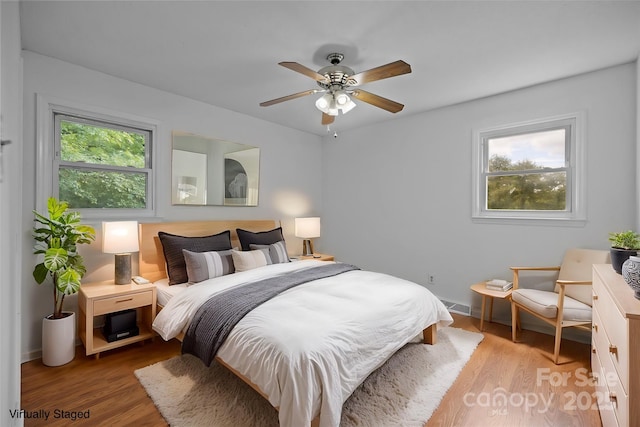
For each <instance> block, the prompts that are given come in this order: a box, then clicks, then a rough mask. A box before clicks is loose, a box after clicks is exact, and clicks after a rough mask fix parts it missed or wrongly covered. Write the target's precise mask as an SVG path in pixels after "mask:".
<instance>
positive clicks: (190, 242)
mask: <svg viewBox="0 0 640 427" xmlns="http://www.w3.org/2000/svg"><path fill="white" fill-rule="evenodd" d="M158 237H159V238H160V242H161V243H162V251H163V252H164V259H165V261H166V263H167V276H168V277H169V285H178V284H180V283H186V282H187V281H188V280H189V277H188V276H187V266H186V264H185V261H184V254H183V253H182V250H183V249H186V250H188V251H191V252H209V251H224V250H228V249H231V232H230V231H229V230H227V231H223V232H222V233H218V234H213V235H211V236H204V237H186V236H178V235H175V234H170V233H165V232H164V231H159V232H158Z"/></svg>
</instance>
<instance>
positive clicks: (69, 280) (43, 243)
mask: <svg viewBox="0 0 640 427" xmlns="http://www.w3.org/2000/svg"><path fill="white" fill-rule="evenodd" d="M68 208H69V205H68V204H67V202H59V201H58V200H57V199H56V198H54V197H50V198H49V200H48V201H47V211H48V212H47V215H46V216H45V215H42V214H40V213H38V212H36V211H35V210H34V211H33V213H34V215H35V218H34V221H35V222H36V224H35V225H34V227H33V238H34V239H35V240H36V242H37V243H36V245H35V246H34V254H43V255H44V260H43V261H42V262H41V263H39V264H37V265H36V266H35V268H34V270H33V278H34V279H35V280H36V282H38V284H42V283H43V282H44V281H45V279H46V278H47V276H48V275H49V276H51V278H52V279H53V318H54V319H60V318H62V317H64V316H63V314H62V305H63V303H64V297H65V296H66V295H72V294H75V293H76V292H78V290H79V289H80V279H82V276H84V274H85V272H86V268H85V266H84V262H83V259H82V257H81V256H80V255H79V254H78V252H77V245H80V244H84V243H91V242H92V241H93V240H94V239H95V235H96V232H95V230H94V229H93V227H91V226H88V225H82V224H80V214H79V213H78V212H68Z"/></svg>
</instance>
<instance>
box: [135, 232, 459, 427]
mask: <svg viewBox="0 0 640 427" xmlns="http://www.w3.org/2000/svg"><path fill="white" fill-rule="evenodd" d="M277 226H278V224H276V223H275V222H274V221H272V220H264V221H197V222H171V223H149V224H140V252H139V271H140V275H141V276H144V277H145V278H147V279H149V280H151V281H153V282H154V283H157V284H158V288H159V289H162V290H161V291H159V292H158V294H159V295H162V297H161V298H162V301H159V302H158V305H159V308H160V309H161V310H160V311H159V314H158V316H157V317H156V320H155V321H154V330H155V331H156V332H157V333H158V334H159V335H160V336H161V337H162V338H163V339H165V340H169V339H172V338H177V339H180V340H182V339H184V338H185V331H186V330H187V328H189V326H190V322H191V320H192V318H193V315H194V313H195V311H196V310H197V309H198V308H199V307H200V305H201V304H203V302H204V301H205V300H209V298H211V297H215V298H217V297H218V296H217V295H218V293H220V292H221V291H223V290H227V289H238V288H241V287H243V286H251V284H252V283H256V281H259V280H277V281H279V280H285V279H287V278H289V277H290V276H294V275H296V274H316V272H317V271H320V270H322V269H328V268H329V266H328V264H333V263H327V262H323V261H313V260H308V261H296V262H285V263H277V264H273V265H266V266H263V267H259V268H255V269H251V270H248V271H241V272H235V273H233V274H228V275H224V276H221V277H216V278H214V279H208V280H204V281H202V282H199V283H196V284H194V285H190V286H189V285H184V284H175V285H172V286H167V284H166V282H167V273H166V271H167V270H166V265H165V259H164V253H163V247H162V243H161V242H160V239H159V237H158V233H159V232H165V233H172V234H175V235H179V236H189V237H195V236H208V235H212V234H216V233H220V232H223V231H225V230H231V243H232V245H233V247H234V248H236V247H237V248H240V246H241V242H240V241H239V239H238V235H237V233H236V232H235V230H236V229H238V228H239V229H244V230H250V231H254V232H261V231H264V232H266V231H268V230H273V229H274V228H276V227H277ZM343 266H344V264H343V265H339V266H338V267H340V268H343ZM343 269H344V270H345V271H344V272H341V273H339V274H336V275H333V276H329V277H323V278H319V279H317V280H312V281H309V282H306V283H303V284H301V285H299V286H295V287H293V288H291V289H288V290H286V291H284V292H282V293H281V294H279V295H278V296H277V297H275V298H273V299H270V300H269V301H266V302H264V303H262V304H261V305H259V306H258V307H256V308H255V309H253V310H252V311H251V312H249V313H248V314H247V315H246V316H244V317H242V320H240V321H239V322H238V323H237V325H235V327H233V329H232V330H231V332H230V333H229V335H228V337H227V338H226V339H225V340H224V342H223V343H222V345H221V346H220V347H219V349H218V350H217V353H215V360H216V361H217V362H218V363H220V364H221V365H223V366H225V367H226V368H228V369H229V370H230V371H231V372H233V373H234V374H235V375H237V376H238V377H240V378H241V379H242V380H243V381H245V382H246V383H247V384H249V385H250V386H251V387H253V388H254V389H255V390H256V391H257V392H258V393H260V394H261V395H262V396H263V397H264V398H265V399H267V400H268V401H269V402H270V403H271V404H272V405H273V406H274V407H275V408H276V409H277V410H278V412H279V415H278V416H279V422H280V426H281V427H300V426H304V425H307V426H308V425H312V426H320V427H337V426H338V425H339V422H340V415H341V410H342V404H343V403H344V401H345V400H346V399H347V398H348V397H349V396H350V395H351V393H352V392H353V391H354V390H355V389H356V388H357V386H358V385H360V383H362V381H364V380H365V379H366V377H367V376H368V375H369V374H370V373H371V372H373V371H374V370H375V369H377V368H378V367H380V366H381V365H382V364H383V363H384V362H385V361H386V360H387V359H388V358H389V357H391V356H392V355H393V354H394V353H395V352H396V351H397V350H398V349H400V348H401V347H402V346H404V345H405V344H406V343H407V342H409V341H411V340H412V339H413V338H415V337H416V336H417V335H421V337H422V339H423V341H424V342H425V343H427V344H435V342H436V335H437V332H436V331H437V327H444V326H447V325H448V324H450V323H451V322H452V318H451V316H450V314H449V313H448V311H447V310H446V308H445V307H444V305H443V304H442V303H441V302H440V301H439V300H438V299H437V298H435V297H434V296H433V295H432V294H431V293H430V292H429V291H428V290H426V289H425V288H424V287H422V286H420V285H417V284H415V283H412V282H408V281H406V280H402V279H399V278H396V277H393V276H389V275H385V274H380V273H374V272H369V271H363V270H359V269H357V268H356V269H349V268H346V267H344V268H343ZM372 307H376V308H375V309H372ZM194 323H196V322H195V321H194ZM186 342H187V341H184V343H186ZM184 343H183V344H184Z"/></svg>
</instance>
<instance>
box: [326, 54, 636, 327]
mask: <svg viewBox="0 0 640 427" xmlns="http://www.w3.org/2000/svg"><path fill="white" fill-rule="evenodd" d="M637 78H638V77H637V75H636V69H635V64H629V65H623V66H617V67H613V68H609V69H605V70H601V71H597V72H593V73H589V74H584V75H579V76H576V77H571V78H567V79H563V80H559V81H555V82H551V83H548V84H543V85H539V86H534V87H530V88H526V89H522V90H518V91H514V92H510V93H505V94H500V95H496V96H492V97H488V98H484V99H479V100H476V101H472V102H467V103H463V104H459V105H454V106H451V107H447V108H442V109H438V110H434V111H430V112H427V113H423V114H416V115H409V116H407V115H406V114H407V113H410V112H411V106H407V108H406V113H401V114H405V115H404V116H401V117H402V118H398V119H397V120H394V121H391V122H386V123H384V124H381V125H377V126H371V127H368V128H365V129H359V130H354V131H351V132H343V133H342V134H340V135H339V137H338V138H337V139H335V140H334V139H333V138H325V144H324V145H323V155H324V159H323V175H322V176H323V212H322V220H323V241H324V243H323V244H324V247H325V248H326V249H324V250H325V251H326V252H330V253H333V254H335V255H336V256H337V257H338V259H341V260H344V261H347V262H352V263H354V264H357V265H359V266H361V267H364V268H367V269H372V270H378V271H383V272H387V273H391V274H394V275H397V276H400V277H404V278H407V279H410V280H413V281H416V282H418V283H421V284H425V286H427V287H428V288H429V289H431V290H432V291H433V292H434V293H435V294H436V295H438V296H440V297H441V298H444V299H447V300H450V301H455V302H460V303H464V304H467V305H469V304H470V303H472V305H473V306H474V308H475V309H477V308H478V307H479V302H480V300H479V298H477V297H473V299H472V293H471V292H470V290H469V286H470V285H471V284H473V283H475V282H478V281H481V280H485V279H488V278H494V277H495V278H510V277H511V275H510V270H508V267H509V266H510V265H523V264H524V265H557V264H558V263H559V261H560V260H561V259H562V255H563V252H564V251H565V249H567V248H569V247H585V248H595V249H608V241H607V237H608V233H609V232H610V231H616V230H625V229H630V228H634V227H635V226H636V224H637V214H636V201H635V197H636V196H635V195H636V182H635V170H636V153H635V149H636V148H635V147H636V128H635V123H636V120H637V117H638V116H637V114H636V87H635V84H636V80H637ZM460 84H464V82H460ZM424 96H429V94H428V93H425V94H424ZM362 108H368V107H362ZM580 110H583V111H585V112H586V119H587V127H586V130H587V132H586V133H587V141H586V144H587V147H586V151H587V174H588V181H587V198H588V199H587V209H588V210H587V215H588V221H587V223H586V225H585V226H583V227H570V226H524V225H500V224H486V223H474V222H472V221H471V201H472V200H471V184H472V177H471V161H472V158H471V147H472V145H471V144H472V140H471V138H472V130H473V129H477V128H480V129H481V128H484V127H491V126H494V125H500V124H508V123H515V122H521V121H526V120H530V119H536V118H544V117H549V116H554V115H559V114H564V113H571V112H576V111H580ZM324 230H326V232H325V231H324ZM427 273H429V274H432V275H434V276H435V284H434V285H427ZM499 306H502V304H498V303H496V309H498V311H500V309H503V310H502V313H496V314H497V315H498V317H500V316H502V317H503V319H505V320H506V319H507V318H508V314H507V313H508V306H507V305H506V304H504V306H503V307H499ZM475 312H476V313H478V312H479V310H478V311H475Z"/></svg>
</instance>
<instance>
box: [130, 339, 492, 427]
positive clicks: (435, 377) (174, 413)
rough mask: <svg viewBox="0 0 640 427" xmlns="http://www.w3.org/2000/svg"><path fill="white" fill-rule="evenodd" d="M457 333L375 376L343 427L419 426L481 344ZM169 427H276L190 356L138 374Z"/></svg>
mask: <svg viewBox="0 0 640 427" xmlns="http://www.w3.org/2000/svg"><path fill="white" fill-rule="evenodd" d="M482 338H483V337H482V334H479V333H475V332H469V331H464V330H462V329H457V328H444V329H441V330H439V331H438V343H437V344H436V345H424V344H420V343H417V342H416V343H410V344H407V345H406V346H405V347H403V348H402V349H400V350H399V351H398V352H397V353H396V354H395V355H393V356H392V357H391V358H390V359H389V360H388V361H387V362H386V363H385V364H384V365H383V366H381V367H380V368H379V369H378V370H376V371H375V372H374V373H372V374H371V375H370V376H369V377H368V378H367V379H366V380H365V382H364V383H362V384H361V385H360V387H358V388H357V389H356V391H354V393H353V394H352V395H351V397H350V398H349V399H348V400H347V401H346V402H345V404H344V407H343V410H342V421H341V423H340V425H341V427H351V426H380V427H392V426H402V427H412V426H416V427H422V426H423V425H424V424H425V423H426V421H427V420H428V419H429V418H430V417H431V414H433V411H434V410H435V409H436V408H437V407H438V405H439V404H440V401H441V400H442V397H443V396H444V395H445V393H446V392H447V390H448V389H449V387H451V385H452V384H453V382H454V381H455V379H456V378H457V377H458V374H459V373H460V371H461V370H462V368H463V367H464V365H465V364H466V363H467V362H468V361H469V358H470V357H471V354H472V353H473V351H474V350H475V348H476V347H477V345H478V344H479V343H480V341H482ZM135 375H136V376H137V377H138V380H139V381H140V383H141V384H142V385H143V386H144V388H145V389H146V390H147V393H148V394H149V396H150V397H151V399H152V400H153V402H154V403H155V405H156V406H157V407H158V409H159V410H160V412H161V413H162V416H163V417H164V418H165V419H166V420H167V422H168V423H169V424H170V425H171V426H174V427H182V426H184V427H186V426H188V427H194V426H209V427H242V426H261V427H262V426H264V427H269V426H273V427H278V414H277V412H276V410H275V409H274V408H273V407H272V406H271V405H270V404H269V403H268V402H267V401H266V399H264V398H262V396H260V395H259V394H258V393H256V392H255V391H254V390H253V389H252V388H251V387H249V386H248V385H246V384H245V383H244V382H243V381H242V380H240V379H238V378H237V377H236V376H234V375H233V374H231V373H230V372H229V371H228V370H227V369H225V368H224V367H222V366H220V365H218V364H216V363H215V362H214V363H213V364H212V365H211V367H210V368H206V367H205V366H204V365H203V364H202V362H200V360H199V359H196V358H195V357H192V356H190V355H186V356H177V357H174V358H172V359H169V360H166V361H164V362H159V363H156V364H154V365H151V366H147V367H145V368H142V369H138V370H137V371H135Z"/></svg>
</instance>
